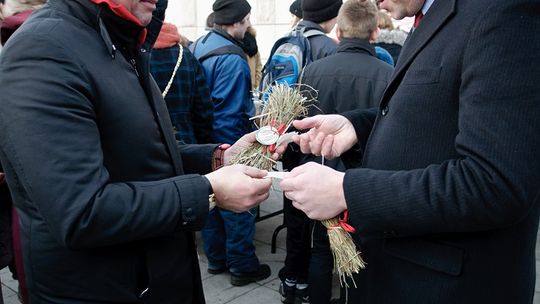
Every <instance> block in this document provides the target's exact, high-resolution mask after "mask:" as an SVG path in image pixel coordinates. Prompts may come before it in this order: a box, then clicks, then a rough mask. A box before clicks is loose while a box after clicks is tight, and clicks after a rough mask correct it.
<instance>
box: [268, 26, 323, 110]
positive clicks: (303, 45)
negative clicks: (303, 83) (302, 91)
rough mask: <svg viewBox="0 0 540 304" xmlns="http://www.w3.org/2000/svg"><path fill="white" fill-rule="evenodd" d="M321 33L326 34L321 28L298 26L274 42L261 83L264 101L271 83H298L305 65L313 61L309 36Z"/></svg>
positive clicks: (290, 84)
mask: <svg viewBox="0 0 540 304" xmlns="http://www.w3.org/2000/svg"><path fill="white" fill-rule="evenodd" d="M319 35H325V34H324V33H323V32H322V31H320V30H316V29H311V30H307V31H306V29H305V27H303V26H297V27H296V28H295V29H293V30H292V31H291V32H290V33H288V34H287V35H286V36H284V37H282V38H280V39H279V40H278V41H276V43H274V46H273V47H272V51H270V57H269V58H268V61H267V62H266V64H265V65H264V68H263V71H262V77H261V78H262V79H261V83H260V84H259V92H260V94H261V97H260V98H261V99H262V101H263V102H264V101H265V100H266V99H267V96H268V93H269V92H268V89H269V87H270V86H271V85H275V84H286V85H288V86H292V85H294V84H296V83H298V80H299V79H300V76H301V75H302V71H303V69H304V67H305V66H306V65H308V64H309V63H311V62H312V61H313V60H312V57H311V45H310V43H309V39H308V38H310V37H313V36H319Z"/></svg>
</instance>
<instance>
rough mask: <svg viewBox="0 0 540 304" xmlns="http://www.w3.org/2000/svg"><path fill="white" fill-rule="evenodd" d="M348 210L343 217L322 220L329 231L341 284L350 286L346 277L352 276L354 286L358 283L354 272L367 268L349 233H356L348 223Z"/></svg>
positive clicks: (336, 270)
mask: <svg viewBox="0 0 540 304" xmlns="http://www.w3.org/2000/svg"><path fill="white" fill-rule="evenodd" d="M347 221H348V212H347V211H345V215H344V218H343V219H339V218H337V217H336V218H333V219H329V220H324V221H321V222H322V224H323V225H324V226H325V227H326V229H327V231H328V240H329V241H330V249H331V250H332V255H333V257H334V273H336V274H338V276H339V282H340V284H341V286H345V287H349V285H348V284H347V280H346V278H347V277H349V278H351V280H352V282H353V284H354V287H356V283H355V282H354V279H353V273H358V272H360V269H364V268H366V264H365V262H364V261H363V260H362V257H361V256H360V252H359V251H358V249H357V248H356V245H355V244H354V241H353V239H352V237H351V235H350V234H349V233H354V232H355V230H354V228H353V227H352V226H350V225H349V224H347Z"/></svg>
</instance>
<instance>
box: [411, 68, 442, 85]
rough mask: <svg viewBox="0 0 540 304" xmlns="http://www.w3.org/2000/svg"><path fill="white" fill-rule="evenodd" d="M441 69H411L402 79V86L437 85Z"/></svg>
mask: <svg viewBox="0 0 540 304" xmlns="http://www.w3.org/2000/svg"><path fill="white" fill-rule="evenodd" d="M441 72H442V67H440V66H439V67H424V68H419V69H411V70H409V71H407V73H406V74H405V78H403V84H404V85H415V84H433V83H439V81H440V79H441Z"/></svg>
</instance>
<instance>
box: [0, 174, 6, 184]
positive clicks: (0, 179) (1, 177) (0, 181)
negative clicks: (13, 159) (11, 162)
mask: <svg viewBox="0 0 540 304" xmlns="http://www.w3.org/2000/svg"><path fill="white" fill-rule="evenodd" d="M5 181H6V175H5V174H4V172H0V185H2V184H3V183H4V182H5Z"/></svg>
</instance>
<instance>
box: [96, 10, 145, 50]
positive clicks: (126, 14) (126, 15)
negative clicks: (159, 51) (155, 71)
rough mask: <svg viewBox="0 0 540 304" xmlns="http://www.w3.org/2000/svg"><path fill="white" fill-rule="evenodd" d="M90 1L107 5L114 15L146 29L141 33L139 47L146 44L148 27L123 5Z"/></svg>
mask: <svg viewBox="0 0 540 304" xmlns="http://www.w3.org/2000/svg"><path fill="white" fill-rule="evenodd" d="M90 1H92V2H94V3H96V4H101V3H105V4H107V6H108V7H109V8H110V9H111V11H113V13H115V14H116V15H117V16H118V17H120V18H123V19H125V20H128V21H131V22H133V23H135V24H137V25H139V26H141V27H144V29H143V30H142V32H141V35H140V36H139V45H142V44H143V43H144V40H145V39H146V27H145V26H144V25H143V24H142V23H141V20H139V19H138V18H137V17H135V16H134V15H133V14H132V13H131V12H130V11H128V10H127V8H125V7H124V6H123V5H121V4H117V3H114V2H112V0H90Z"/></svg>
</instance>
